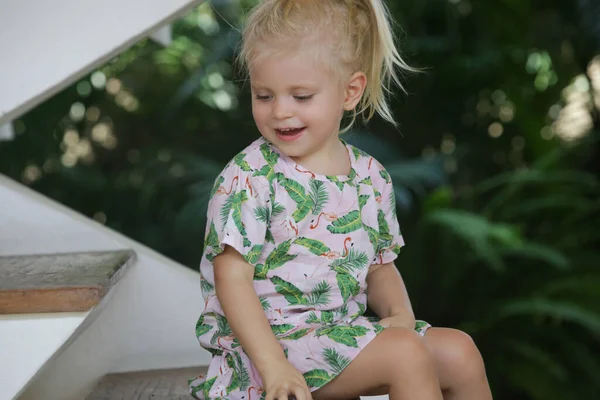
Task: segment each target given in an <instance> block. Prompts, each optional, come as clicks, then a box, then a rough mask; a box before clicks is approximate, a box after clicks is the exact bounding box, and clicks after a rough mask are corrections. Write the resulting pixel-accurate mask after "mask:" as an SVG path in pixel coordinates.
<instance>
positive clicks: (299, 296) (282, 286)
mask: <svg viewBox="0 0 600 400" xmlns="http://www.w3.org/2000/svg"><path fill="white" fill-rule="evenodd" d="M271 282H273V284H274V285H275V290H276V291H277V293H279V294H281V295H282V296H283V297H285V299H286V300H287V301H288V303H290V304H291V305H296V304H303V302H304V298H303V293H302V291H301V290H300V289H298V288H297V287H296V286H294V285H292V284H291V283H290V282H287V281H285V280H283V279H281V278H280V277H278V276H274V277H272V278H271Z"/></svg>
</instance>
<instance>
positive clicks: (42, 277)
mask: <svg viewBox="0 0 600 400" xmlns="http://www.w3.org/2000/svg"><path fill="white" fill-rule="evenodd" d="M134 258H135V254H134V253H133V251H130V250H122V251H108V252H90V253H66V254H44V255H23V256H6V257H0V315H2V314H4V315H6V314H32V313H57V312H77V311H88V310H90V309H91V308H93V307H95V306H97V305H98V304H99V303H100V302H101V301H102V299H103V298H104V296H105V295H106V294H107V293H108V292H109V291H110V289H111V288H112V287H113V286H114V285H115V284H116V283H117V281H118V280H119V279H120V278H121V276H123V274H124V272H125V270H126V269H127V267H128V266H129V265H131V263H132V262H133V260H134Z"/></svg>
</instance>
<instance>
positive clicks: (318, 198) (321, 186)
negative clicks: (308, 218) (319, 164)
mask: <svg viewBox="0 0 600 400" xmlns="http://www.w3.org/2000/svg"><path fill="white" fill-rule="evenodd" d="M309 187H310V204H311V210H310V211H311V213H312V214H313V215H317V214H319V213H320V212H321V211H323V207H324V206H325V204H327V202H328V201H329V193H328V192H327V189H326V188H325V183H324V182H322V181H319V180H316V179H311V180H310V182H309Z"/></svg>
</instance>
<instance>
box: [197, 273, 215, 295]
mask: <svg viewBox="0 0 600 400" xmlns="http://www.w3.org/2000/svg"><path fill="white" fill-rule="evenodd" d="M213 289H214V286H213V285H211V284H210V282H208V281H207V280H206V279H204V278H202V277H201V278H200V290H202V293H211V292H212V291H213Z"/></svg>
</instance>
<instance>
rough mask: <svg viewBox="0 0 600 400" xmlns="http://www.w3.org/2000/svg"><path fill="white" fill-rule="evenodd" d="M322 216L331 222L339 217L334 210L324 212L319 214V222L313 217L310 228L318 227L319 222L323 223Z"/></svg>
mask: <svg viewBox="0 0 600 400" xmlns="http://www.w3.org/2000/svg"><path fill="white" fill-rule="evenodd" d="M321 217H324V218H325V220H327V221H329V222H333V221H335V220H336V219H338V218H339V217H338V215H337V214H336V213H334V212H328V213H327V212H322V213H320V214H319V216H318V217H317V222H316V223H314V222H315V220H314V219H313V220H312V221H310V222H311V224H310V229H317V227H318V226H319V224H320V223H321Z"/></svg>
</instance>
